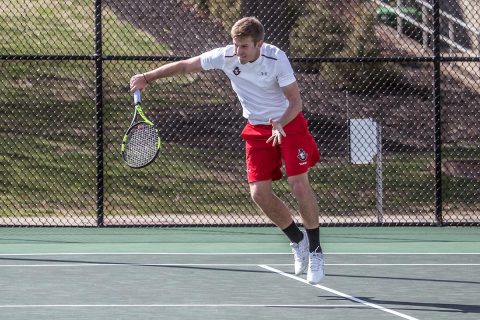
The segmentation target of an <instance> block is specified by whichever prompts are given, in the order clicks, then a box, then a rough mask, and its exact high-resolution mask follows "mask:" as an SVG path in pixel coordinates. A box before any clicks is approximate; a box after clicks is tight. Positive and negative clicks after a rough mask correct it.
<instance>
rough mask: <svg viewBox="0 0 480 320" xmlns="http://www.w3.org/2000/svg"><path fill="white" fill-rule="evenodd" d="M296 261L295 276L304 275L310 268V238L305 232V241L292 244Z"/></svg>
mask: <svg viewBox="0 0 480 320" xmlns="http://www.w3.org/2000/svg"><path fill="white" fill-rule="evenodd" d="M290 246H291V247H292V252H293V258H294V259H295V275H297V276H298V275H300V274H302V273H303V272H304V271H305V269H307V267H308V237H307V233H306V232H305V231H303V239H302V241H300V242H299V243H293V242H292V243H290Z"/></svg>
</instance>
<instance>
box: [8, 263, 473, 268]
mask: <svg viewBox="0 0 480 320" xmlns="http://www.w3.org/2000/svg"><path fill="white" fill-rule="evenodd" d="M269 265H270V266H291V265H292V264H291V263H269ZM325 265H326V266H347V267H349V266H352V267H355V266H372V267H375V266H379V267H391V266H401V267H408V266H413V267H415V266H428V267H436V266H438V267H442V266H457V267H462V266H468V267H470V266H480V263H326V264H325ZM129 266H134V267H186V266H192V267H193V266H198V267H213V266H215V267H256V266H258V263H128V262H118V263H114V262H112V263H88V262H79V263H61V262H59V263H42V264H35V263H30V264H0V268H11V267H22V268H23V267H27V268H28V267H30V268H35V267H62V268H65V267H69V268H70V267H129Z"/></svg>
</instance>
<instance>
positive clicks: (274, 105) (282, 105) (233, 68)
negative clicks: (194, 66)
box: [200, 43, 296, 125]
mask: <svg viewBox="0 0 480 320" xmlns="http://www.w3.org/2000/svg"><path fill="white" fill-rule="evenodd" d="M200 60H201V63H202V68H203V69H204V70H211V69H220V70H222V71H223V72H224V73H225V74H226V75H227V77H228V78H229V79H230V81H231V83H232V87H233V90H234V91H235V92H236V93H237V96H238V99H239V100H240V103H241V105H242V109H243V116H244V117H245V118H247V119H248V121H249V122H250V123H251V124H253V125H257V124H268V123H269V119H279V118H280V117H281V116H282V115H283V114H284V112H285V110H286V109H287V107H288V100H287V98H286V97H285V95H284V94H283V91H282V89H281V87H285V86H287V85H289V84H291V83H293V82H295V81H296V80H295V76H294V74H293V69H292V66H291V65H290V61H288V58H287V56H286V54H285V52H283V51H282V50H280V49H279V48H277V47H275V46H273V45H270V44H266V43H264V44H263V45H262V47H261V48H260V57H259V58H258V59H257V60H255V61H254V62H251V63H246V64H241V63H240V61H239V60H238V57H237V56H236V55H235V47H234V46H233V45H228V46H226V47H223V48H217V49H213V50H211V51H208V52H205V53H203V54H202V55H200Z"/></svg>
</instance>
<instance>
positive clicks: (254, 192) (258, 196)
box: [250, 188, 269, 205]
mask: <svg viewBox="0 0 480 320" xmlns="http://www.w3.org/2000/svg"><path fill="white" fill-rule="evenodd" d="M268 196H269V194H268V192H267V191H266V190H262V189H261V188H251V189H250V197H251V198H252V200H253V202H255V203H256V204H258V205H261V204H263V203H264V202H265V201H267V199H268Z"/></svg>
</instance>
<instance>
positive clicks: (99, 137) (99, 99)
mask: <svg viewBox="0 0 480 320" xmlns="http://www.w3.org/2000/svg"><path fill="white" fill-rule="evenodd" d="M102 62H103V57H102V0H95V120H96V121H95V126H96V130H95V134H96V136H95V143H96V160H97V165H96V167H97V168H96V175H97V182H96V183H97V194H96V201H97V204H96V213H97V226H98V227H101V226H103V201H104V197H103V195H104V185H103V90H102V89H103V83H102V78H103V63H102Z"/></svg>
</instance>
